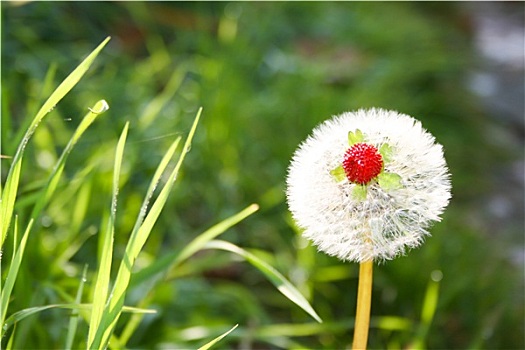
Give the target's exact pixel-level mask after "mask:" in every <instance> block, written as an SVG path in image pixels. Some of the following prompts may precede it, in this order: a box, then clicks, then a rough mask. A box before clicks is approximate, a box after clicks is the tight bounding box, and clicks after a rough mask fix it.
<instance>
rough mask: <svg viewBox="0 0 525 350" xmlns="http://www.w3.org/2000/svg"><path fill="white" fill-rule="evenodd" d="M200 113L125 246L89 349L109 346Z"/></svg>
mask: <svg viewBox="0 0 525 350" xmlns="http://www.w3.org/2000/svg"><path fill="white" fill-rule="evenodd" d="M201 113H202V108H201V109H199V111H198V112H197V116H196V117H195V120H194V122H193V125H192V127H191V130H190V132H189V134H188V137H187V139H186V142H185V143H184V147H183V149H182V152H181V155H180V157H179V160H178V162H177V164H176V165H175V168H174V169H173V171H172V172H171V174H170V176H169V178H168V181H167V182H166V184H165V185H164V187H163V188H162V190H161V192H160V194H159V196H158V197H157V199H156V200H155V202H154V203H153V205H152V207H151V210H150V211H149V213H148V214H147V215H146V217H145V218H144V222H143V223H142V224H141V225H140V227H139V228H138V229H137V230H136V231H134V232H132V233H131V237H130V239H129V241H128V244H127V246H126V251H125V252H124V258H123V260H122V262H121V263H120V266H119V270H118V273H117V278H116V280H115V286H114V288H113V291H112V293H111V298H110V300H109V306H108V307H107V309H106V312H105V313H104V317H103V320H102V323H103V324H101V327H99V328H98V329H97V333H96V335H95V338H94V340H93V341H92V342H89V343H88V347H89V348H90V349H92V348H96V349H102V348H105V347H106V346H107V343H108V340H109V338H110V336H111V334H112V332H113V329H114V328H115V324H116V323H117V321H118V319H119V317H120V313H121V311H122V306H123V305H124V298H125V296H126V291H127V288H128V286H129V281H130V278H131V270H132V268H133V265H134V263H135V260H136V258H137V256H138V254H139V253H140V251H141V249H142V247H143V246H144V244H145V243H146V240H147V239H148V237H149V235H150V233H151V230H152V228H153V225H154V224H155V222H156V221H157V218H158V217H159V215H160V213H161V211H162V208H163V207H164V205H165V204H166V201H167V200H168V196H169V194H170V191H171V189H172V188H173V185H174V183H175V180H176V179H177V175H178V173H179V170H180V167H181V166H182V162H183V161H184V158H185V157H186V154H187V153H188V151H189V150H190V146H191V141H192V139H193V136H194V134H195V130H196V128H197V124H198V122H199V119H200V115H201Z"/></svg>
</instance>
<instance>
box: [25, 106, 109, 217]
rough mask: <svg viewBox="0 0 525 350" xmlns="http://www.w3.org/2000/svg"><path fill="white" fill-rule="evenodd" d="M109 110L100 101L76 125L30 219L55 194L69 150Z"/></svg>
mask: <svg viewBox="0 0 525 350" xmlns="http://www.w3.org/2000/svg"><path fill="white" fill-rule="evenodd" d="M108 109H109V106H108V104H107V102H106V101H104V100H100V101H98V102H97V103H95V105H94V106H93V108H90V109H89V112H88V113H87V114H86V115H85V116H84V118H83V119H82V121H81V122H80V124H79V125H78V127H77V129H76V130H75V132H74V133H73V136H71V139H70V140H69V142H68V144H67V145H66V147H65V148H64V150H63V151H62V154H61V155H60V158H59V159H58V161H57V163H56V164H55V167H54V168H53V172H52V173H51V175H50V176H49V179H48V180H47V184H46V185H45V186H44V189H43V193H42V195H41V196H40V198H39V199H38V202H37V203H36V205H35V206H34V208H33V211H32V212H31V217H32V218H33V219H35V220H36V218H37V217H38V215H39V214H40V211H41V210H42V208H43V207H44V205H46V203H47V202H48V201H49V199H50V198H51V197H52V196H53V193H54V192H55V190H56V188H57V186H58V182H59V180H60V176H61V175H62V172H63V170H64V166H65V164H66V160H67V157H68V156H69V154H70V153H71V150H72V149H73V147H74V146H75V144H76V143H77V141H78V140H79V139H80V137H81V136H82V134H83V133H84V132H85V131H86V130H87V128H89V126H90V125H91V124H93V122H94V121H95V119H96V118H97V117H98V116H99V115H100V114H102V113H104V112H105V111H107V110H108Z"/></svg>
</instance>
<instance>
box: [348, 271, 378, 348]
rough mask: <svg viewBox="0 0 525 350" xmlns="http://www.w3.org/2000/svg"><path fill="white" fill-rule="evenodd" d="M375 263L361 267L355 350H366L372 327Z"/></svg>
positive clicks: (353, 345) (355, 327) (353, 346)
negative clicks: (371, 306) (369, 330)
mask: <svg viewBox="0 0 525 350" xmlns="http://www.w3.org/2000/svg"><path fill="white" fill-rule="evenodd" d="M373 267H374V263H373V261H365V262H362V263H361V264H360V265H359V285H358V288H357V311H356V313H355V326H354V342H353V344H352V349H353V350H364V349H366V343H367V341H368V328H369V326H370V304H371V301H372V269H373Z"/></svg>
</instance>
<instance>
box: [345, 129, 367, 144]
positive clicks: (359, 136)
mask: <svg viewBox="0 0 525 350" xmlns="http://www.w3.org/2000/svg"><path fill="white" fill-rule="evenodd" d="M364 140H365V136H364V135H363V133H362V132H361V130H359V129H356V130H355V131H349V132H348V146H353V145H355V144H356V143H359V142H363V141H364Z"/></svg>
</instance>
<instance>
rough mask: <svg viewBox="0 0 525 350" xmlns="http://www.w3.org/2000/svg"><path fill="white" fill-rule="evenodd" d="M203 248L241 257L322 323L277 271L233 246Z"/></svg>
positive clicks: (217, 244) (221, 244)
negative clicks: (224, 251) (219, 250)
mask: <svg viewBox="0 0 525 350" xmlns="http://www.w3.org/2000/svg"><path fill="white" fill-rule="evenodd" d="M204 248H205V249H221V250H226V251H229V252H232V253H234V254H237V255H239V256H241V257H243V258H244V259H246V261H248V262H249V263H250V264H252V265H253V266H255V267H256V268H257V269H258V270H259V271H261V272H262V273H263V274H264V275H265V276H266V278H268V280H269V281H270V282H271V283H272V284H273V285H274V286H275V287H277V289H278V290H279V291H280V292H281V293H282V294H283V295H284V296H286V297H287V298H288V299H289V300H290V301H292V302H294V303H295V304H296V305H297V306H299V307H300V308H301V309H303V310H304V311H306V313H308V314H309V315H310V316H312V317H313V318H314V319H315V320H316V321H317V322H319V323H321V322H323V321H322V320H321V318H320V317H319V315H317V313H316V312H315V311H314V309H313V308H312V306H311V305H310V303H308V301H307V300H306V299H305V298H304V297H303V295H302V294H301V293H300V292H299V291H298V290H297V288H295V287H294V286H293V285H292V284H291V283H290V282H289V281H288V280H287V279H286V278H285V277H284V276H283V275H281V273H279V271H277V270H276V269H274V268H273V267H272V266H270V265H269V264H267V263H266V262H264V261H263V260H261V259H259V258H258V257H256V256H255V255H253V254H252V253H250V252H248V251H246V250H244V249H242V248H240V247H238V246H236V245H235V244H232V243H229V242H226V241H219V240H216V241H211V242H208V243H207V244H206V245H205V246H204Z"/></svg>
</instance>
